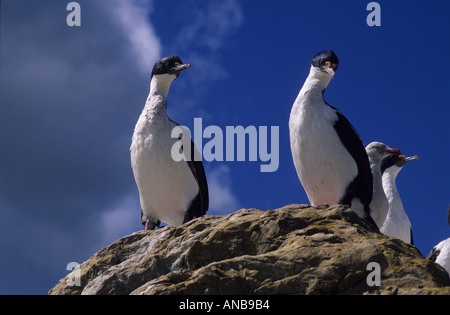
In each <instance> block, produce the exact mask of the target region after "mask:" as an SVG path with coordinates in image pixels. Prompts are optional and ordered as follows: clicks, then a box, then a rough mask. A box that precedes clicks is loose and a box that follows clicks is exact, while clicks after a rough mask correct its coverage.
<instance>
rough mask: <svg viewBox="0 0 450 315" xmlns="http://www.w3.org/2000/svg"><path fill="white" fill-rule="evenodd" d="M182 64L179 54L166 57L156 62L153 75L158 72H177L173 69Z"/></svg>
mask: <svg viewBox="0 0 450 315" xmlns="http://www.w3.org/2000/svg"><path fill="white" fill-rule="evenodd" d="M182 64H183V62H182V61H181V59H180V57H178V56H170V57H164V58H162V59H160V60H158V61H157V62H156V63H155V66H154V67H153V71H152V77H153V76H154V75H158V74H176V73H173V72H172V69H173V68H174V67H176V66H178V65H182Z"/></svg>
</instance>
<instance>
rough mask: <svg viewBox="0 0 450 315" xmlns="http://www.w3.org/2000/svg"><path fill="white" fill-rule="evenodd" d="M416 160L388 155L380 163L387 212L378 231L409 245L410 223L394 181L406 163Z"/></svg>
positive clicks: (410, 239)
mask: <svg viewBox="0 0 450 315" xmlns="http://www.w3.org/2000/svg"><path fill="white" fill-rule="evenodd" d="M418 159H419V157H418V156H417V155H416V156H413V157H406V156H404V155H399V156H396V155H388V156H387V157H385V158H384V159H383V161H382V162H381V174H382V181H383V190H384V193H385V194H386V198H387V200H388V203H389V211H388V214H387V216H386V219H385V221H384V223H383V225H382V226H381V228H380V231H381V232H382V233H384V234H386V235H388V236H391V237H395V238H398V239H401V240H402V241H404V242H406V243H410V244H413V243H414V242H413V235H412V229H411V222H410V221H409V218H408V215H407V214H406V212H405V209H404V208H403V203H402V199H401V198H400V195H399V193H398V190H397V185H396V184H395V179H396V178H397V175H398V173H399V172H400V171H401V170H402V168H403V166H405V164H406V163H408V162H410V161H414V160H418Z"/></svg>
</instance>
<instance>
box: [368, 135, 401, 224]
mask: <svg viewBox="0 0 450 315" xmlns="http://www.w3.org/2000/svg"><path fill="white" fill-rule="evenodd" d="M366 152H367V155H368V157H369V163H370V169H371V170H372V177H373V197H372V202H371V203H370V210H372V213H371V215H372V218H373V220H374V221H375V223H376V224H377V226H378V228H381V226H382V225H383V223H384V220H386V216H387V214H388V211H389V202H388V200H387V198H386V194H385V193H384V190H383V182H382V180H381V161H382V160H383V159H384V158H385V157H387V156H388V155H389V154H392V155H395V156H400V155H401V152H400V150H398V149H392V148H390V147H388V146H387V145H385V144H384V143H381V142H372V143H370V144H369V145H368V146H367V147H366Z"/></svg>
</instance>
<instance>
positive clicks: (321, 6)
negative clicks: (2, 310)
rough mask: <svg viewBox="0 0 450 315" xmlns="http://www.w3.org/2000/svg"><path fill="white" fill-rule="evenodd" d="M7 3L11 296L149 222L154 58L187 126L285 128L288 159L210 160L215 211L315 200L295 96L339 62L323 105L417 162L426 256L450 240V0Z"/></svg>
mask: <svg viewBox="0 0 450 315" xmlns="http://www.w3.org/2000/svg"><path fill="white" fill-rule="evenodd" d="M68 2H69V1H61V0H45V1H31V0H4V1H2V3H1V22H0V28H1V29H0V31H1V38H0V44H1V46H0V65H1V67H0V88H1V90H0V231H1V232H0V233H1V237H0V251H1V253H2V256H1V259H0V279H1V281H0V294H7V293H15V294H25V293H26V294H46V293H47V291H48V290H49V289H50V288H51V287H53V286H54V285H55V284H56V283H57V282H58V280H59V279H60V278H62V277H63V276H64V275H65V274H66V273H67V271H66V270H65V269H66V265H67V264H68V263H69V262H73V261H75V262H83V261H84V260H86V259H87V258H89V257H90V256H91V255H92V254H94V253H95V252H96V251H98V250H99V249H100V248H102V247H104V246H106V245H108V244H110V243H111V242H113V241H114V240H116V239H119V238H121V237H122V236H124V235H127V234H130V233H132V232H134V231H137V230H139V229H142V226H141V225H140V217H139V214H140V209H139V199H138V198H139V197H138V193H137V189H136V186H135V183H134V179H133V176H132V171H131V167H130V161H129V151H128V149H129V146H130V143H131V135H132V133H133V129H134V125H135V123H136V121H137V118H138V116H139V114H140V112H141V110H142V108H143V105H144V102H145V99H146V97H147V94H148V90H149V79H150V73H151V68H152V65H153V63H154V62H155V61H156V60H157V59H158V58H159V57H162V56H167V55H178V56H180V57H181V59H182V60H183V61H184V62H186V63H191V64H192V68H191V69H190V70H187V71H184V72H183V73H182V74H181V76H180V77H179V79H178V80H176V81H175V83H174V84H173V86H172V88H171V91H170V95H169V104H168V106H169V109H168V111H169V116H170V117H171V118H172V119H173V120H175V121H177V122H179V123H181V124H183V125H186V126H188V127H190V128H192V127H193V122H194V117H199V118H202V119H203V125H204V127H206V126H208V125H217V126H220V127H223V128H224V127H225V126H237V125H242V126H250V125H253V126H256V127H258V126H269V127H270V126H279V130H280V139H279V147H280V157H279V158H280V166H279V169H278V171H277V172H275V173H261V172H260V164H261V162H260V161H258V162H208V163H206V162H205V168H206V172H207V177H208V182H209V187H210V198H211V209H210V211H209V214H223V213H231V212H233V211H236V210H238V209H240V208H259V209H264V210H266V209H275V208H278V207H282V206H284V205H287V204H290V203H308V200H307V198H306V195H305V193H304V192H303V189H302V187H301V185H300V183H299V181H298V178H297V175H296V172H295V169H294V166H293V163H292V159H291V153H290V148H289V133H288V120H289V114H290V110H291V107H292V104H293V102H294V100H295V98H296V96H297V94H298V92H299V90H300V88H301V86H302V84H303V82H304V80H305V78H306V77H307V75H308V71H309V67H310V60H311V58H312V57H313V56H314V55H315V54H316V53H317V52H319V51H322V50H328V49H333V50H334V51H335V52H336V54H337V55H338V57H339V59H340V66H339V70H338V72H337V75H336V78H335V79H334V80H332V82H331V84H330V86H329V87H328V89H327V91H326V93H325V99H326V100H327V101H328V103H330V104H331V105H332V106H334V107H337V108H338V109H340V110H341V112H342V113H344V115H346V117H347V118H348V119H349V120H350V121H351V122H352V123H353V125H354V126H355V128H356V129H357V130H358V132H359V134H360V136H361V138H362V139H363V141H364V143H365V144H368V143H370V142H372V141H381V142H384V143H386V144H388V145H390V146H391V147H395V148H398V149H400V150H402V152H403V153H404V154H406V155H419V156H420V158H421V159H420V160H419V161H415V162H412V163H409V164H407V165H406V166H405V168H404V170H403V171H402V172H401V173H400V175H399V177H398V179H397V186H398V188H399V191H400V193H401V197H402V199H403V204H404V207H405V210H406V212H407V213H408V215H409V217H410V220H411V222H412V224H413V232H414V239H415V242H416V245H417V246H418V248H419V249H420V250H421V252H422V254H424V255H427V254H428V252H429V251H430V250H431V248H432V247H433V246H434V245H435V244H437V243H438V242H439V241H441V240H442V239H444V238H447V237H449V236H450V228H449V227H448V225H447V222H446V212H447V208H448V206H449V204H450V199H449V192H450V185H449V180H448V178H449V177H450V172H449V167H448V162H449V158H448V157H449V153H450V149H449V147H450V146H449V144H450V140H449V127H448V118H449V116H450V110H449V109H448V108H449V107H448V106H449V104H450V92H449V88H450V79H449V76H448V73H450V66H449V65H450V64H449V62H448V60H447V59H448V56H449V50H450V39H449V37H448V30H449V29H450V20H449V19H448V16H450V3H448V1H408V2H406V1H379V3H380V5H381V23H382V25H381V27H369V26H367V24H366V17H367V15H368V14H369V12H368V11H366V6H367V4H368V3H369V1H360V0H358V1H356V0H352V1H331V0H321V1H295V2H294V1H287V0H277V1H273V0H268V1H250V0H247V1H243V0H241V1H239V0H221V1H212V0H209V1H203V0H186V1H179V0H164V1H162V0H129V1H121V0H108V1H107V0H96V1H93V0H84V1H81V0H80V1H78V2H79V4H80V6H81V23H82V25H81V27H73V28H70V27H68V26H67V24H66V16H67V14H68V12H67V11H66V5H67V3H68Z"/></svg>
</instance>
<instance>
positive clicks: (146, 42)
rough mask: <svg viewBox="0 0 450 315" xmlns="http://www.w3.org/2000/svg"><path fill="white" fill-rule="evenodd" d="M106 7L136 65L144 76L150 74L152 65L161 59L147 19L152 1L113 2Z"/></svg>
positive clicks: (159, 48)
mask: <svg viewBox="0 0 450 315" xmlns="http://www.w3.org/2000/svg"><path fill="white" fill-rule="evenodd" d="M109 2H111V3H112V4H109V3H108V5H107V6H106V7H110V8H112V10H113V13H114V16H115V17H116V18H117V21H118V24H119V26H120V28H121V29H122V31H123V33H124V35H125V36H126V37H127V38H128V40H129V43H130V45H131V48H132V52H133V54H134V55H135V56H136V60H137V65H138V66H139V68H140V70H141V71H142V72H144V73H145V74H148V73H151V70H152V68H153V64H154V63H155V61H156V60H157V59H158V58H159V57H161V56H160V55H161V45H160V42H159V39H158V37H157V36H156V33H155V30H154V28H153V25H152V24H151V23H150V21H149V19H148V17H149V14H150V12H151V11H152V5H153V1H152V0H127V1H123V0H113V1H109Z"/></svg>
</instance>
